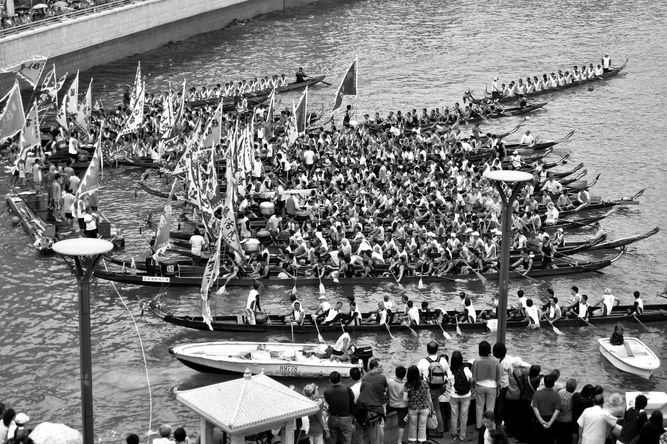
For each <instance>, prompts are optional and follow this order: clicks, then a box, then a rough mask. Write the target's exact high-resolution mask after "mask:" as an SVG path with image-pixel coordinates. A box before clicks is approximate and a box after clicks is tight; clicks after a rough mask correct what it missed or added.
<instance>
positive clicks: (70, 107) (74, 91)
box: [67, 71, 79, 115]
mask: <svg viewBox="0 0 667 444" xmlns="http://www.w3.org/2000/svg"><path fill="white" fill-rule="evenodd" d="M78 107H79V71H77V72H76V77H74V80H72V84H71V85H70V86H69V89H68V90H67V112H68V113H69V114H74V115H76V113H77V112H78V111H79V110H78Z"/></svg>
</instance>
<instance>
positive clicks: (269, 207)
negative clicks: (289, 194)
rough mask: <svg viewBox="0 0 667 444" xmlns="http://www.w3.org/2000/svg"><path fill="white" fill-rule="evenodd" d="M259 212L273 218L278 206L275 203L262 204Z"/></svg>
mask: <svg viewBox="0 0 667 444" xmlns="http://www.w3.org/2000/svg"><path fill="white" fill-rule="evenodd" d="M259 211H260V213H262V214H263V215H264V216H271V215H273V213H274V212H275V211H276V206H275V204H274V203H273V202H262V203H260V204H259Z"/></svg>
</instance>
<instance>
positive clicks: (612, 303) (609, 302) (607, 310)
mask: <svg viewBox="0 0 667 444" xmlns="http://www.w3.org/2000/svg"><path fill="white" fill-rule="evenodd" d="M619 303H620V301H619V300H618V299H616V296H614V295H613V294H611V288H605V289H604V294H603V295H602V299H601V300H600V302H598V303H597V304H595V305H594V306H593V307H600V306H602V316H608V315H610V314H611V311H612V310H613V309H614V307H616V306H617V305H618V304H619Z"/></svg>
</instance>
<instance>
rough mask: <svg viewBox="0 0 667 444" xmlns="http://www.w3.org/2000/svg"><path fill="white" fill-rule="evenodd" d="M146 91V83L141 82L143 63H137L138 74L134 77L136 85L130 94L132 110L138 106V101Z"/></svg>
mask: <svg viewBox="0 0 667 444" xmlns="http://www.w3.org/2000/svg"><path fill="white" fill-rule="evenodd" d="M143 89H144V83H143V82H142V80H141V62H137V73H136V74H135V75H134V85H132V91H131V92H130V109H134V107H135V106H136V105H137V100H139V96H140V95H141V94H142V92H143Z"/></svg>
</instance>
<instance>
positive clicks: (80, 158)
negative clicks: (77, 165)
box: [76, 152, 88, 162]
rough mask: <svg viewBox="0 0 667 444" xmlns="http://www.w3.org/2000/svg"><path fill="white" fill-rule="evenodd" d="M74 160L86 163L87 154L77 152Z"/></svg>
mask: <svg viewBox="0 0 667 444" xmlns="http://www.w3.org/2000/svg"><path fill="white" fill-rule="evenodd" d="M76 158H77V160H78V161H79V162H86V161H88V153H86V152H83V153H82V152H79V154H78V155H77V156H76Z"/></svg>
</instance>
